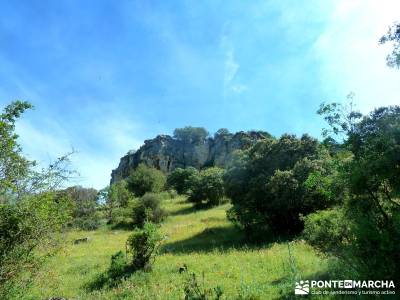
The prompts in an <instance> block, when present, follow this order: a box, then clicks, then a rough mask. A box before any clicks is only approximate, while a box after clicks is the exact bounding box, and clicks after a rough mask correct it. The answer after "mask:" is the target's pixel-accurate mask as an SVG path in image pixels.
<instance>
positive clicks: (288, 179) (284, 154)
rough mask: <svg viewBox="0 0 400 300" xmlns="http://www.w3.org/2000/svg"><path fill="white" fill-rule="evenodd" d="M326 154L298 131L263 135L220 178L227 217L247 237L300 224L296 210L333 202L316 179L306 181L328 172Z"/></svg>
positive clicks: (287, 230)
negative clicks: (229, 202)
mask: <svg viewBox="0 0 400 300" xmlns="http://www.w3.org/2000/svg"><path fill="white" fill-rule="evenodd" d="M328 161H329V154H328V153H327V152H326V151H325V150H324V149H323V148H322V147H321V146H320V145H319V143H318V141H317V140H315V139H313V138H311V137H309V136H307V135H303V136H302V137H301V138H299V139H298V138H296V137H295V136H293V135H283V136H282V137H281V138H280V139H279V140H274V139H265V140H262V141H260V142H258V143H257V144H255V145H254V146H253V147H251V148H250V149H249V150H247V151H244V152H241V153H239V154H238V157H237V158H236V160H235V162H234V163H233V165H232V166H231V167H230V168H229V169H228V171H227V173H226V175H225V177H224V181H225V190H226V192H227V196H228V197H230V198H231V200H232V204H233V207H232V208H231V209H230V211H229V212H228V217H229V219H230V220H232V221H233V222H235V223H236V224H238V225H240V226H242V227H243V228H244V229H245V230H246V232H247V233H248V236H249V237H252V238H257V236H265V235H266V234H276V233H278V234H279V233H286V234H287V233H290V234H291V233H297V232H300V231H301V230H302V221H301V219H300V215H306V214H309V213H311V212H313V211H316V210H318V209H321V208H325V207H328V206H330V205H332V202H334V199H333V197H331V196H330V194H329V193H326V192H325V191H324V190H321V189H317V187H319V188H321V185H315V186H314V185H313V184H311V183H308V184H307V182H308V179H309V176H311V175H312V174H317V172H318V173H319V174H320V175H322V176H332V174H331V168H330V165H329V163H328Z"/></svg>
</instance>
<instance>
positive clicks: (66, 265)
mask: <svg viewBox="0 0 400 300" xmlns="http://www.w3.org/2000/svg"><path fill="white" fill-rule="evenodd" d="M165 205H166V208H167V209H168V211H169V212H170V216H169V217H168V219H167V220H166V222H165V223H164V224H162V231H163V233H164V234H165V235H166V236H167V239H166V241H165V242H164V244H163V246H162V254H161V255H160V256H158V257H157V260H156V262H155V265H154V269H153V271H152V272H151V273H143V272H138V273H135V274H133V275H132V276H131V277H130V278H129V279H127V280H126V281H124V282H123V283H121V284H120V285H119V286H117V287H116V288H114V289H100V290H94V291H89V290H88V289H87V288H86V287H85V286H86V285H87V284H88V283H90V282H93V280H94V278H95V277H96V276H97V275H98V274H99V273H101V272H103V271H104V270H106V269H107V267H108V266H109V263H110V256H111V255H112V254H113V253H115V252H116V251H118V250H123V249H124V245H125V241H126V239H127V237H128V235H129V231H124V230H109V229H107V228H102V229H99V230H97V231H94V232H71V233H69V234H68V237H67V239H66V241H67V243H66V245H67V246H66V248H65V250H64V251H63V252H62V253H60V254H58V255H57V256H56V257H54V258H52V260H50V261H49V263H48V265H47V266H46V268H45V269H44V270H43V271H42V272H41V273H40V275H39V277H38V278H37V280H36V282H35V285H34V287H33V288H32V290H31V291H30V292H29V295H27V297H28V298H33V299H38V298H39V299H43V298H49V297H55V296H58V297H67V298H73V299H182V298H183V288H182V287H183V284H184V281H185V278H187V275H185V274H179V272H178V270H179V267H180V266H182V265H183V264H186V265H187V266H188V270H189V272H195V273H196V274H198V275H200V278H201V274H202V273H203V272H204V276H205V279H204V281H205V283H206V286H207V287H215V286H217V285H219V286H221V287H222V289H223V291H224V295H225V296H226V297H227V299H233V298H234V297H237V296H238V294H242V295H244V296H245V295H254V296H258V298H259V299H274V298H279V297H280V296H281V293H282V291H283V293H284V294H285V293H290V294H292V293H293V284H294V283H293V280H291V274H292V272H291V268H292V267H293V264H290V259H289V252H288V244H287V242H282V243H273V244H269V245H265V246H262V247H257V248H255V247H247V246H245V245H244V244H242V243H241V238H242V235H241V232H239V231H238V230H237V229H235V228H234V227H233V226H232V225H231V224H230V223H229V222H228V221H227V220H226V214H225V211H226V209H227V208H228V205H223V206H219V207H216V208H212V209H208V210H200V211H197V212H196V211H194V210H193V209H192V208H191V205H190V204H188V203H185V202H184V199H182V198H176V199H174V200H167V201H166V203H165ZM86 236H88V237H89V238H90V241H89V242H88V243H85V244H79V245H73V244H72V242H71V241H72V240H74V239H76V238H79V237H86ZM291 250H292V254H293V256H294V260H295V267H296V269H297V271H298V274H299V275H300V276H301V277H302V278H306V277H310V278H315V277H316V276H317V274H321V273H323V272H325V270H326V268H327V262H326V261H325V260H323V259H322V258H320V257H318V256H316V254H315V253H314V252H313V251H312V249H311V248H310V247H309V246H307V245H306V244H304V243H302V242H292V243H291Z"/></svg>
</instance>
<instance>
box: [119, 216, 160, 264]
mask: <svg viewBox="0 0 400 300" xmlns="http://www.w3.org/2000/svg"><path fill="white" fill-rule="evenodd" d="M161 240H162V237H161V235H160V233H159V232H158V227H157V225H155V224H153V223H145V224H144V226H143V229H139V228H136V229H135V230H134V231H133V233H132V234H131V235H130V236H129V238H128V240H127V242H126V245H127V249H128V253H129V254H130V255H131V265H132V266H133V268H134V269H135V270H150V269H151V267H152V265H153V263H154V260H155V257H156V254H157V252H158V248H159V244H160V242H161Z"/></svg>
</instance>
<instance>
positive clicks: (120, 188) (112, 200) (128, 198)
mask: <svg viewBox="0 0 400 300" xmlns="http://www.w3.org/2000/svg"><path fill="white" fill-rule="evenodd" d="M105 199H106V209H107V218H108V223H110V224H112V223H113V224H116V223H118V221H119V220H120V217H121V215H126V214H125V213H124V212H123V210H125V209H129V208H128V206H129V203H131V202H132V201H133V199H134V197H133V194H132V193H131V192H130V191H129V190H128V186H127V182H126V181H125V180H120V181H118V182H116V183H114V184H112V185H111V186H110V187H109V188H108V191H107V195H106V197H105Z"/></svg>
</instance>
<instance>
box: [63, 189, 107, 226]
mask: <svg viewBox="0 0 400 300" xmlns="http://www.w3.org/2000/svg"><path fill="white" fill-rule="evenodd" d="M59 194H62V195H61V197H68V198H69V199H70V200H71V202H72V204H73V210H72V220H71V223H72V226H74V227H77V228H80V229H83V230H94V229H97V228H98V227H99V225H100V216H99V213H98V212H97V191H96V190H95V189H92V188H83V187H81V186H73V187H69V188H67V189H65V190H63V191H61V192H59Z"/></svg>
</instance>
